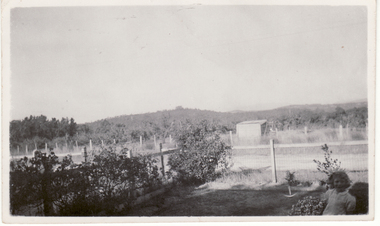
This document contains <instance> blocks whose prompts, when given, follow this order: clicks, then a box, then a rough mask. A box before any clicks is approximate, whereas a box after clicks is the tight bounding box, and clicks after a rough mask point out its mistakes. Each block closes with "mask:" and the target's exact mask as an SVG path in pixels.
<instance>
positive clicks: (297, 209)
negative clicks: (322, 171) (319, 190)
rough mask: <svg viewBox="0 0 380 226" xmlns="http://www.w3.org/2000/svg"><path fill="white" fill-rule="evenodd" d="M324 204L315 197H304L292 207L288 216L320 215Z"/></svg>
mask: <svg viewBox="0 0 380 226" xmlns="http://www.w3.org/2000/svg"><path fill="white" fill-rule="evenodd" d="M325 207H326V203H325V202H323V201H321V200H320V199H319V198H317V197H312V196H306V197H304V198H303V199H301V200H298V202H297V204H296V205H292V209H291V210H290V212H289V215H290V216H306V215H322V213H323V210H324V208H325Z"/></svg>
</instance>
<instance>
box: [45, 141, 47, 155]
mask: <svg viewBox="0 0 380 226" xmlns="http://www.w3.org/2000/svg"><path fill="white" fill-rule="evenodd" d="M45 152H46V153H47V143H45Z"/></svg>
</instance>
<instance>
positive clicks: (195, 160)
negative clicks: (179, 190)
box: [168, 120, 231, 184]
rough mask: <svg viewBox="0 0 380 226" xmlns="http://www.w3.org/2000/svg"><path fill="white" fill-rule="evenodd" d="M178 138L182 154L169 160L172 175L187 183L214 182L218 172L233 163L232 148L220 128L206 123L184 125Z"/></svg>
mask: <svg viewBox="0 0 380 226" xmlns="http://www.w3.org/2000/svg"><path fill="white" fill-rule="evenodd" d="M176 134H177V136H176V137H175V139H176V140H177V143H178V145H179V148H181V150H182V151H181V152H177V153H174V154H173V155H171V156H170V157H169V161H168V164H169V166H170V170H169V175H171V176H172V177H174V178H175V179H177V180H178V181H180V182H182V183H185V184H201V183H204V182H207V181H211V180H214V179H215V178H216V177H217V175H218V173H217V169H220V170H225V169H227V168H228V167H229V166H230V165H231V164H230V162H229V159H230V150H231V148H230V146H228V145H227V144H226V143H224V142H223V140H222V139H221V137H220V135H219V130H218V127H217V126H216V125H214V124H212V123H209V122H208V121H206V120H204V121H201V122H200V123H198V124H192V123H190V122H187V123H185V124H184V125H182V127H181V128H179V129H178V131H177V133H176Z"/></svg>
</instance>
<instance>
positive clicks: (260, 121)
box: [237, 120, 267, 125]
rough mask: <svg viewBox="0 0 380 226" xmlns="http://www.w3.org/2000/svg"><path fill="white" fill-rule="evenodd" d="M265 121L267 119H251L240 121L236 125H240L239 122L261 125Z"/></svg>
mask: <svg viewBox="0 0 380 226" xmlns="http://www.w3.org/2000/svg"><path fill="white" fill-rule="evenodd" d="M266 122H267V120H253V121H244V122H240V123H238V124H237V125H241V124H260V125H262V124H264V123H266Z"/></svg>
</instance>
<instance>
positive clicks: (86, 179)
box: [10, 147, 161, 216]
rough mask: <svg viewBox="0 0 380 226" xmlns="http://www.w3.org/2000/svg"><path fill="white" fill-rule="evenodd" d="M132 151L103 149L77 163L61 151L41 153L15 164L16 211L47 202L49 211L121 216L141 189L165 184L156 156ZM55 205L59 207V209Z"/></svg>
mask: <svg viewBox="0 0 380 226" xmlns="http://www.w3.org/2000/svg"><path fill="white" fill-rule="evenodd" d="M127 151H128V150H127V149H124V150H121V151H120V152H117V151H116V150H115V149H114V148H112V147H103V148H102V150H101V152H100V153H99V154H95V155H94V156H93V158H92V159H93V161H92V162H87V163H82V164H79V165H76V164H74V163H73V161H72V159H71V156H67V157H65V158H64V159H63V160H62V161H58V158H57V157H56V156H55V155H49V156H44V155H38V156H36V157H33V158H31V159H28V158H26V157H25V158H23V159H21V160H18V161H12V162H11V172H10V183H11V184H10V185H11V186H10V201H11V213H12V214H17V213H19V212H18V210H20V209H21V208H22V207H26V206H31V204H32V205H34V206H42V207H43V214H44V215H45V216H47V215H62V216H95V215H98V214H99V213H100V212H105V213H106V214H107V215H112V214H116V211H117V209H116V208H117V207H118V205H120V204H126V206H127V207H128V205H129V204H130V203H131V202H132V201H133V200H134V199H135V198H136V197H134V196H133V195H130V194H133V191H134V190H135V189H140V188H144V189H148V190H149V189H154V188H156V187H158V186H159V185H161V179H160V177H159V173H158V167H157V165H156V159H154V158H153V157H151V156H136V157H132V158H127ZM53 204H54V205H55V206H56V207H58V212H54V209H53Z"/></svg>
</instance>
